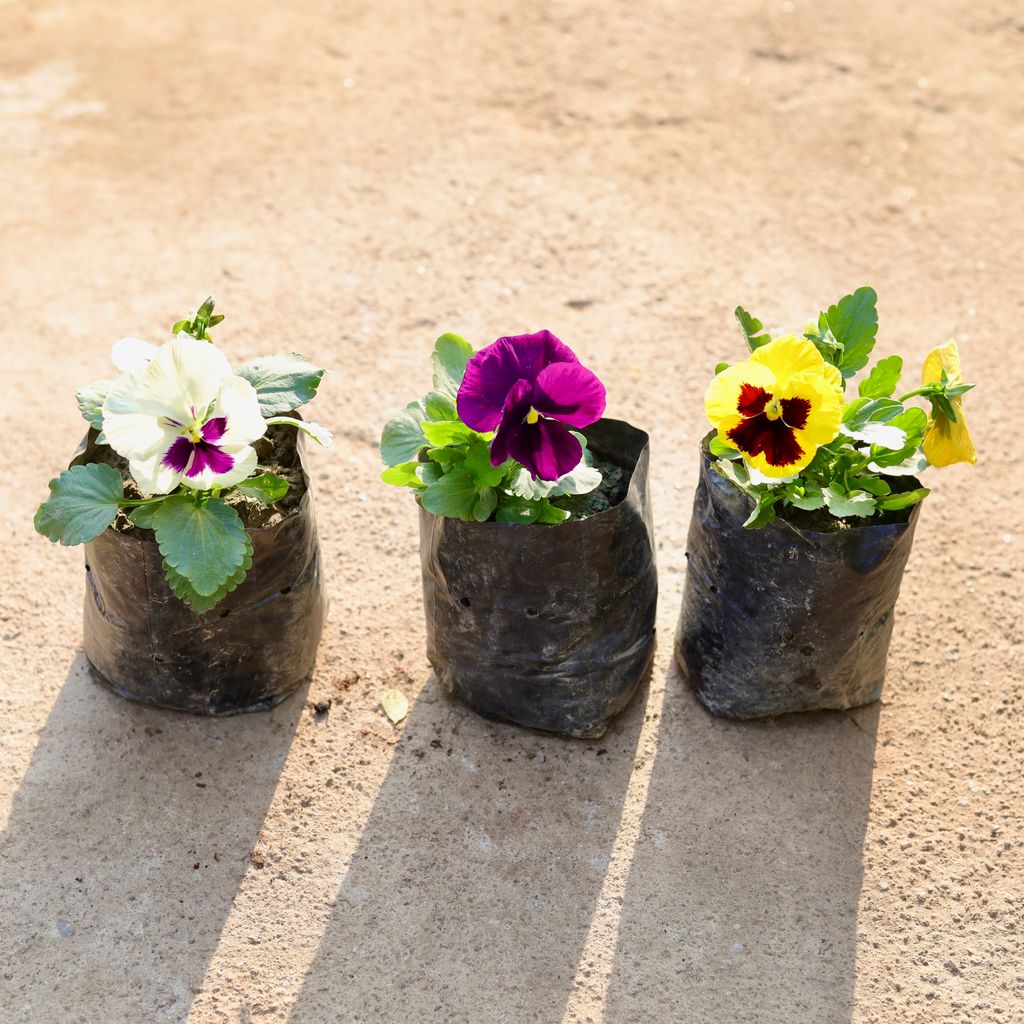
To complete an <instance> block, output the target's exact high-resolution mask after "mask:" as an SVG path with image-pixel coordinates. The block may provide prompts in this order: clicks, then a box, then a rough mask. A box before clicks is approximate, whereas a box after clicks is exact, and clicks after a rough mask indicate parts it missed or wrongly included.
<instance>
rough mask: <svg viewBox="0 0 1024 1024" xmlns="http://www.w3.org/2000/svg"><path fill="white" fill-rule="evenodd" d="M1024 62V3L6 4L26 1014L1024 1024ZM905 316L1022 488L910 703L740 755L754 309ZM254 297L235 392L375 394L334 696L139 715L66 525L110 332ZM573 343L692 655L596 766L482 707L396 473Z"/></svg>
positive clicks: (994, 495)
mask: <svg viewBox="0 0 1024 1024" xmlns="http://www.w3.org/2000/svg"><path fill="white" fill-rule="evenodd" d="M1022 67H1024V20H1022V15H1021V9H1020V7H1019V5H1018V4H1016V3H1014V2H1012V0H970V2H968V0H960V2H952V0H928V2H925V0H912V2H911V0H906V2H901V3H893V2H892V0H862V2H860V3H857V4H852V3H841V2H838V0H818V2H815V3H811V2H809V0H792V2H785V3H783V2H781V0H731V2H723V3H717V4H715V3H702V4H698V3H694V2H691V0H679V2H676V3H667V2H656V0H649V2H642V3H639V2H638V3H630V4H625V3H621V4H615V3H610V2H594V0H587V2H584V0H557V2H541V0H520V2H518V3H515V4H498V3H483V2H471V0H419V2H412V0H379V2H377V3H375V4H357V3H354V2H352V0H318V2H312V0H311V2H307V3H301V4H299V3H294V4H281V3H269V2H258V0H244V2H243V0H226V2H215V3H210V2H203V3H200V2H198V0H195V2H193V0H179V2H177V3H174V4H168V3H161V2H157V0H150V2H141V0H140V2H131V3H128V2H112V0H102V2H100V0H76V2H75V3H68V2H67V0H0V132H2V134H0V138H2V140H3V145H2V149H0V196H2V197H3V202H2V204H0V225H2V229H3V239H4V246H3V278H2V280H3V303H2V306H3V316H2V322H0V339H2V346H3V363H2V365H3V370H4V377H3V392H2V396H3V403H2V411H0V429H2V437H3V438H4V442H5V445H4V450H5V453H6V458H5V459H4V463H3V472H4V486H3V493H4V501H3V503H2V508H0V538H2V547H3V558H2V560H0V652H2V654H0V659H2V660H0V697H2V713H3V727H2V729H0V744H2V756H0V826H2V828H3V834H2V839H0V1020H2V1021H3V1022H4V1024H15V1022H31V1024H46V1022H60V1024H71V1022H88V1024H93V1022H97V1024H113V1022H130V1024H135V1022H139V1024H143V1022H145V1024H162V1022H186V1021H187V1022H189V1024H199V1022H208V1021H209V1022H277V1021H291V1022H297V1024H307V1022H309V1024H314V1022H334V1021H345V1022H347V1021H384V1022H392V1021H393V1022H417V1024H419V1022H434V1021H443V1022H449V1021H451V1022H471V1024H477V1022H486V1024H491V1022H494V1024H497V1022H502V1024H504V1022H508V1024H520V1022H537V1024H565V1022H607V1024H647V1022H652V1024H653V1022H659V1024H660V1022H673V1024H674V1022H685V1024H690V1022H694V1024H705V1022H707V1024H732V1022H744V1024H745V1022H758V1024H762V1022H763V1024H854V1022H856V1024H867V1022H877V1024H904V1022H921V1024H924V1022H928V1024H932V1022H956V1024H967V1022H970V1024H996V1022H998V1024H1009V1022H1015V1021H1020V1020H1021V1019H1024V979H1022V973H1024V971H1022V967H1021V958H1022V952H1024V950H1022V939H1021V910H1022V907H1024V891H1022V890H1024V886H1022V881H1024V828H1022V802H1021V799H1022V792H1024V783H1022V779H1021V756H1022V752H1021V743H1020V741H1021V736H1022V733H1024V725H1022V722H1021V711H1022V709H1024V702H1022V697H1021V678H1022V648H1021V639H1022V633H1021V620H1020V597H1021V588H1022V581H1024V528H1022V526H1021V511H1020V510H1021V502H1022V498H1024V488H1022V482H1024V468H1022V463H1021V458H1020V442H1021V438H1020V430H1019V424H1020V417H1021V409H1022V405H1021V395H1022V393H1024V358H1022V355H1021V352H1022V347H1021V346H1022V341H1021V330H1022V328H1021V324H1022V321H1024V304H1022V297H1021V287H1020V285H1021V273H1020V270H1021V265H1022V257H1024V253H1022V245H1021V236H1022V218H1021V212H1020V200H1021V187H1022V167H1024V145H1022V144H1024V130H1022V118H1024V101H1022V91H1021V68H1022ZM864 283H870V284H873V285H874V286H875V287H876V288H877V290H878V293H879V295H880V313H881V318H882V329H881V333H880V341H879V348H878V351H879V352H880V353H888V352H891V351H894V350H897V349H898V350H899V351H901V352H903V353H904V354H905V355H906V357H907V364H908V367H909V372H910V373H911V374H912V375H916V374H917V373H918V372H919V367H920V364H921V361H922V359H923V356H924V354H925V352H926V351H927V350H928V349H929V348H930V347H931V346H933V345H935V344H938V343H940V342H943V341H945V340H946V339H947V338H948V337H950V336H955V337H956V338H958V339H959V341H960V343H961V348H962V350H963V354H964V358H965V361H966V365H967V373H968V377H969V378H970V379H973V380H976V381H978V382H979V387H978V389H977V390H976V391H975V392H974V393H972V394H971V395H970V396H968V402H969V406H968V408H969V413H970V419H971V425H972V428H973V430H974V433H975V435H976V437H977V440H978V447H979V451H980V464H979V465H978V467H977V468H975V469H971V468H970V467H964V466H960V467H956V468H953V469H950V470H946V471H942V472H939V471H934V472H933V473H932V475H931V476H930V478H929V480H928V483H929V484H930V485H931V486H932V487H933V488H934V493H933V494H932V496H931V497H929V498H928V500H927V502H926V504H925V506H924V509H923V514H922V519H921V524H920V527H919V530H918V538H917V542H916V545H915V550H914V553H913V556H912V559H911V564H910V568H909V570H908V575H907V577H906V581H905V584H904V588H903V595H902V598H901V602H900V607H899V620H898V623H897V627H896V634H895V638H894V642H893V648H892V655H891V660H890V671H889V676H888V681H887V685H886V692H885V698H884V700H883V701H882V703H881V704H880V705H876V706H872V707H868V708H864V709H862V710H859V711H856V712H853V713H849V714H839V713H835V714H822V715H806V716H799V717H795V718H792V719H788V720H783V721H777V722H775V723H768V724H747V725H741V724H733V723H729V722H726V721H721V720H716V719H714V718H712V717H711V716H709V715H708V714H707V713H705V712H704V711H703V710H702V708H701V707H700V706H699V705H698V704H697V702H696V701H695V700H694V698H693V697H692V696H691V694H690V692H689V691H688V690H687V687H686V685H685V684H684V682H683V681H682V680H681V679H680V677H679V675H678V673H677V672H676V671H675V670H674V669H672V667H671V663H670V662H671V658H670V647H671V643H670V641H671V636H672V631H673V626H674V622H675V617H676V613H677V609H678V605H679V598H680V593H681V588H682V584H683V576H684V565H685V562H684V557H683V550H684V539H685V536H686V529H687V523H688V519H689V515H690V502H691V495H692V492H693V488H694V485H695V480H696V465H697V456H696V447H695V446H696V443H697V440H698V438H699V437H700V436H701V435H702V433H703V432H704V430H705V424H704V421H703V415H702V407H701V396H702V393H703V391H704V388H705V384H706V381H707V378H708V376H709V374H710V373H711V372H712V368H713V366H714V364H715V362H716V361H717V360H719V359H722V358H731V359H736V358H739V356H740V353H741V342H740V338H739V335H738V332H737V330H736V329H735V326H734V324H733V323H732V319H731V310H732V307H733V306H734V305H735V304H736V303H737V302H742V303H743V304H744V305H747V306H748V307H749V308H751V309H752V310H754V311H755V312H757V313H759V314H760V315H761V316H762V318H763V319H765V321H766V322H768V323H770V324H772V325H786V326H789V327H793V328H799V327H800V326H802V324H803V323H804V322H805V319H806V318H807V317H808V315H809V314H812V313H813V312H814V311H815V310H817V308H818V305H819V304H820V303H822V302H828V301H832V300H834V299H836V298H838V297H839V296H840V295H841V294H843V293H844V291H848V290H851V289H852V288H854V287H856V286H858V285H860V284H864ZM211 292H212V293H213V295H214V296H215V297H216V299H217V300H218V309H219V310H221V311H223V312H225V313H226V314H227V315H228V320H227V321H226V322H225V324H224V325H223V326H222V327H221V328H220V329H219V334H218V337H219V340H220V342H221V343H222V344H223V345H224V347H225V348H226V349H227V351H228V352H229V354H230V355H231V356H232V358H235V359H237V360H239V361H241V360H243V359H245V358H249V357H251V356H252V355H254V354H257V353H265V352H274V351H282V350H283V351H287V350H290V349H298V350H300V351H303V352H305V353H307V354H309V355H310V356H312V357H313V358H314V359H316V360H318V361H322V362H323V363H324V364H326V365H329V366H330V367H332V369H333V371H334V372H333V374H332V375H331V376H330V377H329V379H327V380H326V381H325V384H324V386H323V388H322V393H321V397H320V398H318V400H317V402H316V404H315V413H316V416H317V418H318V419H320V420H322V421H323V422H325V423H327V424H328V425H330V426H332V427H333V428H334V430H335V431H336V434H337V439H338V444H337V446H336V447H335V448H334V449H333V450H332V451H329V452H316V453H314V466H315V472H316V476H317V481H316V483H317V492H318V514H319V517H320V523H321V532H322V536H323V540H324V544H325V549H326V550H325V553H326V559H327V566H328V570H329V575H330V580H329V584H330V592H331V601H332V611H331V616H330V620H329V623H328V627H327V632H326V635H325V637H324V642H323V646H322V648H321V653H320V657H319V662H318V666H317V670H316V673H315V675H314V678H313V680H312V682H311V684H310V685H309V687H308V688H307V689H305V690H304V691H303V692H302V693H301V694H299V695H297V696H296V697H294V698H293V699H291V700H289V701H288V702H287V703H285V704H284V705H282V706H281V707H279V708H278V709H277V710H276V711H274V712H272V713H270V714H262V715H253V716H247V717H240V718H234V719H228V720H210V721H206V720H201V719H195V718H188V717H184V716H179V715H175V714H170V713H162V712H159V711H155V710H147V709H145V708H140V707H135V706H131V705H129V704H126V703H124V702H123V701H121V700H119V699H117V698H115V697H113V696H112V695H111V694H109V693H107V692H106V691H104V690H101V689H100V688H99V687H97V686H96V685H95V684H94V683H93V682H92V681H91V680H90V678H89V676H88V674H87V671H86V669H85V666H84V662H83V657H82V655H81V653H80V634H81V614H82V613H81V601H82V591H83V575H82V558H81V553H80V552H78V551H74V552H71V551H68V550H65V549H59V548H57V547H54V546H51V545H49V544H48V543H47V542H46V541H44V540H43V539H42V538H40V537H37V536H36V535H34V534H33V532H32V528H31V517H32V512H33V510H34V508H35V506H36V504H37V503H38V502H39V501H40V500H41V499H42V498H43V496H44V495H45V492H46V482H47V480H48V479H49V478H50V477H51V476H52V475H54V474H55V472H56V471H57V470H58V469H59V468H60V467H61V465H62V463H64V462H66V460H67V458H68V456H69V455H70V453H71V451H72V450H73V448H74V446H75V444H76V443H77V441H78V438H79V436H80V435H81V433H82V423H81V421H80V419H79V417H78V414H77V411H76V408H75V404H74V401H73V392H74V388H75V386H76V385H77V384H82V383H85V382H89V381H92V380H94V379H97V378H101V377H105V376H109V375H110V373H111V369H110V366H109V364H108V351H109V345H110V342H111V341H113V340H114V339H115V338H117V337H119V336H120V335H122V334H127V333H132V334H135V335H139V336H143V337H149V338H152V339H156V340H160V339H162V338H163V336H164V334H165V331H166V328H167V326H168V325H169V324H170V323H171V322H172V321H173V320H174V319H175V318H176V317H177V316H178V315H180V314H182V313H184V312H187V311H188V309H189V308H190V307H194V305H195V304H196V303H197V302H199V301H200V300H201V299H202V298H203V297H204V296H205V295H206V294H207V293H211ZM541 327H549V328H551V329H552V330H554V331H555V332H556V333H557V334H558V335H560V336H561V337H562V338H563V339H564V340H566V341H567V342H569V343H570V344H571V345H573V346H574V347H575V349H576V350H577V351H578V352H579V353H580V355H581V356H582V357H583V358H584V359H585V361H586V362H587V363H588V364H589V365H590V366H592V367H593V368H594V369H595V370H596V371H597V372H598V373H599V374H600V375H601V376H602V377H603V378H604V380H605V381H606V382H607V384H608V387H609V395H610V403H609V413H610V414H612V415H617V416H620V417H623V418H627V419H629V420H631V421H633V422H635V423H637V424H639V425H642V426H644V427H646V428H647V429H649V430H651V431H652V433H653V436H654V456H653V492H654V501H655V509H656V517H657V525H658V531H659V535H658V541H659V543H658V548H659V559H660V569H661V582H662V600H661V612H660V626H659V628H660V636H661V646H660V651H659V655H658V659H657V664H656V667H655V671H654V674H653V679H652V682H651V685H650V687H649V689H647V690H645V691H644V692H643V693H642V694H641V695H640V696H639V697H638V699H637V700H636V701H635V702H634V703H633V705H632V706H631V707H630V708H629V710H628V711H627V712H626V713H625V714H624V715H623V716H622V718H621V719H620V720H619V721H618V722H617V723H616V724H615V725H614V727H613V728H612V729H611V731H610V732H609V734H608V735H607V736H606V737H605V738H604V739H603V740H601V741H600V742H594V743H589V742H570V741H562V740H559V739H554V738H549V737H546V736H543V735H537V734H532V733H529V732H525V731H522V730H519V729H515V728H512V727H504V726H500V725H495V724H492V723H488V722H485V721H482V720H480V719H478V718H477V717H475V716H474V715H473V714H471V713H468V712H467V711H466V710H465V709H464V708H462V707H460V706H458V705H456V704H454V703H453V702H451V701H450V700H449V699H447V698H446V697H445V696H444V695H443V694H442V693H441V692H439V689H438V686H437V683H436V682H435V681H433V680H432V679H431V676H430V672H429V669H428V666H427V663H426V660H425V657H424V650H423V646H424V644H423V624H422V622H421V609H420V594H419V566H418V560H417V537H416V516H415V510H414V506H413V502H412V499H411V497H410V496H409V495H408V494H406V493H403V492H398V491H392V490H388V489H386V488H384V487H383V486H382V485H381V484H380V483H379V480H378V474H379V468H380V467H379V465H378V457H377V453H376V439H377V436H378V433H379V429H380V426H381V423H382V422H383V420H384V419H385V418H386V416H387V415H388V414H389V413H390V412H391V411H392V410H394V409H396V408H398V407H399V406H400V405H401V404H403V403H404V402H406V401H407V400H409V399H410V398H412V397H415V396H418V395H419V394H421V393H422V392H423V391H424V390H425V388H426V386H427V381H428V374H429V370H428V353H429V350H430V347H431V344H432V342H433V339H434V337H435V336H436V335H437V334H438V333H440V332H441V331H442V330H448V329H451V330H457V331H460V332H461V333H463V334H465V335H466V336H467V337H469V338H470V339H472V340H473V341H474V342H475V343H477V344H484V343H487V342H489V341H491V340H493V339H494V338H495V337H497V336H498V335H499V334H503V333H514V332H517V331H523V330H535V329H539V328H541ZM396 686H397V687H399V688H401V689H402V690H403V691H404V692H405V693H406V694H407V695H408V696H409V698H410V700H411V701H412V710H411V713H410V715H409V717H408V719H407V720H406V721H405V722H404V723H403V724H402V725H401V726H400V727H397V728H396V727H394V726H392V725H391V723H390V722H389V721H388V720H387V719H386V718H385V717H384V716H383V714H382V713H381V711H380V710H379V708H378V699H379V696H380V694H381V692H382V691H383V690H384V689H386V688H388V687H396ZM327 700H331V701H333V703H332V705H331V708H330V711H329V713H328V714H327V715H326V716H325V717H322V719H318V717H317V716H316V715H315V714H314V713H313V711H312V702H315V701H327Z"/></svg>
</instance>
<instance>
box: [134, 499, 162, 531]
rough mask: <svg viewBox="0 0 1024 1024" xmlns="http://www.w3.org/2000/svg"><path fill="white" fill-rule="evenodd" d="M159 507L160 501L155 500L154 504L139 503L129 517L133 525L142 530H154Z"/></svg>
mask: <svg viewBox="0 0 1024 1024" xmlns="http://www.w3.org/2000/svg"><path fill="white" fill-rule="evenodd" d="M159 507H160V503H159V502H153V504H152V505H139V506H137V507H136V508H134V509H133V510H132V511H131V513H130V514H129V516H128V518H129V519H130V520H131V521H132V525H133V526H137V527H138V528H139V529H140V530H152V529H153V516H155V515H156V510H157V509H158V508H159Z"/></svg>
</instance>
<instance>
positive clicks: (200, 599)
mask: <svg viewBox="0 0 1024 1024" xmlns="http://www.w3.org/2000/svg"><path fill="white" fill-rule="evenodd" d="M245 539H246V545H247V547H246V554H245V558H244V559H243V560H242V564H241V565H240V566H239V567H238V569H237V570H236V571H235V572H234V574H233V575H232V576H231V578H230V579H228V580H226V581H225V582H224V584H223V585H222V586H220V587H218V588H217V590H215V591H214V592H213V593H212V594H207V595H203V594H200V593H198V592H197V591H196V590H195V588H194V587H193V586H192V584H191V583H189V581H188V580H187V579H185V577H184V576H182V575H181V574H180V573H178V572H177V571H176V570H175V569H174V567H173V566H172V565H171V564H170V562H168V561H167V560H166V559H164V563H163V568H164V576H165V577H166V579H167V585H168V586H169V587H170V588H171V592H172V593H173V594H174V596H175V597H177V598H178V599H179V600H181V601H184V602H185V603H186V604H187V605H189V606H190V607H191V608H192V610H193V611H196V612H199V613H200V614H202V613H203V612H208V611H209V610H210V609H211V608H212V607H213V606H214V605H216V604H219V603H220V602H221V601H223V600H224V598H225V597H227V595H228V594H230V593H231V592H232V591H233V590H236V589H237V588H238V585H239V584H240V583H241V582H242V581H243V580H244V579H245V577H246V574H247V573H248V572H249V570H250V569H251V568H252V559H253V549H252V538H251V537H250V536H249V535H248V534H246V538H245Z"/></svg>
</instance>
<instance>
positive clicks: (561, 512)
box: [537, 498, 572, 526]
mask: <svg viewBox="0 0 1024 1024" xmlns="http://www.w3.org/2000/svg"><path fill="white" fill-rule="evenodd" d="M570 515H572V513H571V512H569V511H568V510H566V509H564V508H558V507H557V506H555V505H552V504H551V502H550V501H548V500H547V498H545V499H544V500H543V501H539V502H537V522H538V523H546V524H547V525H549V526H555V525H557V524H558V523H564V522H565V521H566V519H568V518H569V516H570Z"/></svg>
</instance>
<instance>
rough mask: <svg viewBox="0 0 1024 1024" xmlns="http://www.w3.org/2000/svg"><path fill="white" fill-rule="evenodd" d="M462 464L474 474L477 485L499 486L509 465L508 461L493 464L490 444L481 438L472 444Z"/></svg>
mask: <svg viewBox="0 0 1024 1024" xmlns="http://www.w3.org/2000/svg"><path fill="white" fill-rule="evenodd" d="M462 465H463V466H464V467H465V469H466V471H467V472H468V473H471V474H472V475H473V480H474V481H475V483H476V485H477V487H497V486H498V484H500V483H501V481H502V480H503V479H504V478H505V474H506V473H507V472H508V467H509V463H508V462H505V463H503V464H502V465H500V466H492V465H491V449H490V445H488V443H487V442H486V441H484V440H481V439H480V438H477V439H475V440H473V442H472V443H471V444H470V446H469V448H468V449H467V450H466V458H465V460H464V461H463V463H462ZM492 511H493V510H492Z"/></svg>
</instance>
